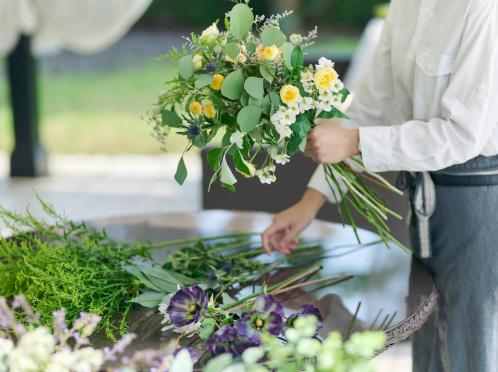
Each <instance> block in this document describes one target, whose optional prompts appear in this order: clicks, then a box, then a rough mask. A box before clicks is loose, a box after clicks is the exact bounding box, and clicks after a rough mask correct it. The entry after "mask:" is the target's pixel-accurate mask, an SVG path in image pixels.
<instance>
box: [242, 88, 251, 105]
mask: <svg viewBox="0 0 498 372" xmlns="http://www.w3.org/2000/svg"><path fill="white" fill-rule="evenodd" d="M249 98H250V97H249V94H247V92H242V95H241V96H240V104H241V105H242V106H244V107H245V106H248V105H249Z"/></svg>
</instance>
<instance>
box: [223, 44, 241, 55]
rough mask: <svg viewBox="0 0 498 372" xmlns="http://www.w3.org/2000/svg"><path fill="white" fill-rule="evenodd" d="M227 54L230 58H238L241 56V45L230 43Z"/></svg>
mask: <svg viewBox="0 0 498 372" xmlns="http://www.w3.org/2000/svg"><path fill="white" fill-rule="evenodd" d="M225 53H226V54H227V56H229V57H232V58H237V57H238V56H239V54H240V48H239V45H238V44H237V43H228V44H227V46H226V47H225Z"/></svg>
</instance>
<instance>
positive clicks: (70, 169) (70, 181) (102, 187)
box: [0, 154, 411, 372]
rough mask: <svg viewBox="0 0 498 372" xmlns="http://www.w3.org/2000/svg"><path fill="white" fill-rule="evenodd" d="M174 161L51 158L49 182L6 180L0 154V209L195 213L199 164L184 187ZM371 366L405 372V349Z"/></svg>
mask: <svg viewBox="0 0 498 372" xmlns="http://www.w3.org/2000/svg"><path fill="white" fill-rule="evenodd" d="M177 161H178V159H177V156H176V155H161V156H138V155H137V156H134V155H125V156H119V157H109V156H64V155H51V156H50V159H49V166H50V177H45V178H39V179H9V178H7V174H8V157H7V156H6V154H0V205H2V206H4V207H6V208H8V209H13V210H18V211H22V210H24V209H25V208H26V206H27V205H31V206H32V208H31V209H32V210H33V212H34V214H37V215H39V214H40V210H39V208H37V205H36V201H35V194H34V193H35V192H38V193H39V195H40V196H41V197H42V198H43V199H44V200H46V201H48V202H50V203H53V204H54V206H55V207H56V208H57V209H58V210H61V211H65V212H66V214H67V215H68V216H69V217H71V218H73V219H87V218H94V217H108V216H116V215H128V214H137V213H139V214H142V213H154V212H169V211H181V210H183V211H196V210H199V209H200V208H201V205H202V203H201V189H200V181H201V166H200V162H199V159H198V158H197V157H191V158H188V160H187V161H188V165H189V171H190V177H189V179H188V181H187V183H186V185H184V186H183V187H180V186H178V185H176V183H175V182H174V181H173V174H174V172H175V169H176V163H177ZM1 230H2V225H1V223H0V231H1ZM375 365H376V370H377V371H379V372H409V371H410V370H411V358H410V345H409V344H408V343H407V344H403V345H401V346H398V347H396V348H394V349H392V350H390V351H388V352H387V353H385V354H383V355H381V356H380V357H378V358H377V359H376V360H375Z"/></svg>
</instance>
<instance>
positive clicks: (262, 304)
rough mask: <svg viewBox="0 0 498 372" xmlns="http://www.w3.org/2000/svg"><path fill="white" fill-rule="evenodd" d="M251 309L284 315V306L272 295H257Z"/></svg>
mask: <svg viewBox="0 0 498 372" xmlns="http://www.w3.org/2000/svg"><path fill="white" fill-rule="evenodd" d="M253 309H254V310H256V311H258V312H260V313H265V314H269V313H277V314H278V315H280V316H284V307H283V306H282V304H281V303H280V302H278V301H277V300H275V297H273V296H272V295H264V296H260V297H258V298H257V299H256V302H255V303H254V308H253Z"/></svg>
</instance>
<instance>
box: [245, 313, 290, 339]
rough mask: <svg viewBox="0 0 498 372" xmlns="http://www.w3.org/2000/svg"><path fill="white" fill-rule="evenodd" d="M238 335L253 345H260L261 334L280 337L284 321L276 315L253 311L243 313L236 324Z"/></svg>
mask: <svg viewBox="0 0 498 372" xmlns="http://www.w3.org/2000/svg"><path fill="white" fill-rule="evenodd" d="M236 326H237V331H238V333H239V334H240V335H241V336H242V337H244V338H245V339H246V340H249V341H250V342H252V343H255V344H259V342H260V336H261V333H264V332H267V333H269V334H271V335H274V336H278V335H279V334H280V333H281V332H282V329H283V319H282V317H281V316H280V315H279V314H278V313H276V312H271V313H260V312H259V311H256V310H252V311H247V312H245V313H243V314H242V315H241V317H240V319H238V320H237V323H236Z"/></svg>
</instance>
